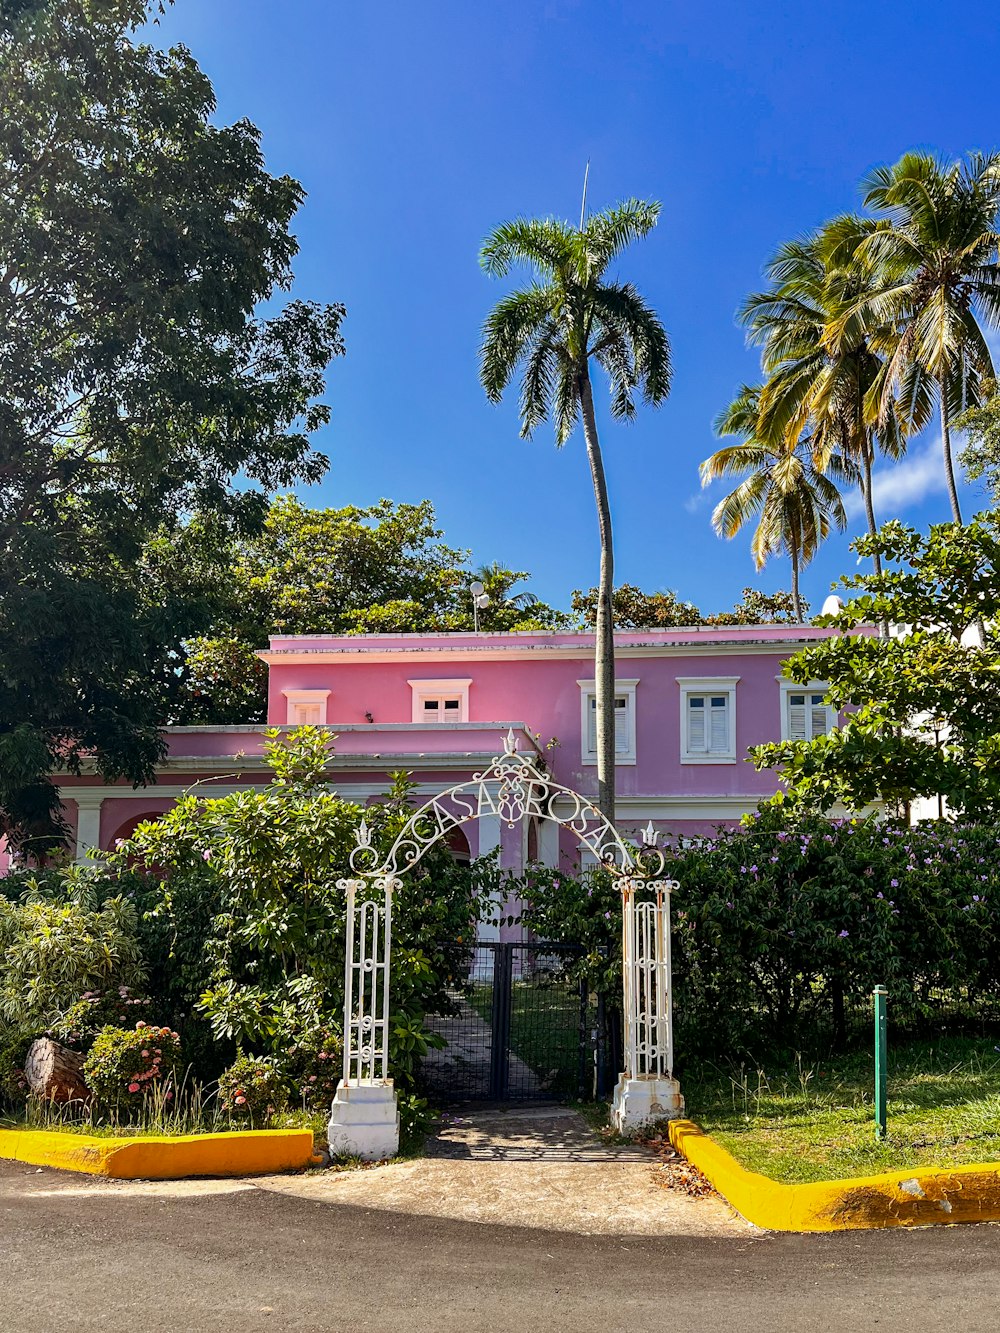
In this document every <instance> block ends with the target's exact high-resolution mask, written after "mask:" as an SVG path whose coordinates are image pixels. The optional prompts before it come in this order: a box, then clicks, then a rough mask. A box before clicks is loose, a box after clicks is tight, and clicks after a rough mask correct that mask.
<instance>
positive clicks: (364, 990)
mask: <svg viewBox="0 0 1000 1333" xmlns="http://www.w3.org/2000/svg"><path fill="white" fill-rule="evenodd" d="M369 884H370V886H371V888H372V889H373V890H374V892H375V896H374V897H371V898H364V899H359V894H360V893H361V892H362V891H363V890H364V889H365V887H366V881H365V880H363V879H342V880H338V882H337V887H338V888H339V889H344V890H346V893H347V939H346V946H347V947H346V957H345V960H344V1070H343V1076H342V1078H341V1081H340V1085H339V1087H338V1088H337V1091H336V1093H335V1095H334V1098H333V1105H332V1107H331V1108H330V1123H329V1126H328V1127H327V1138H328V1140H329V1143H330V1154H331V1156H333V1157H360V1158H362V1159H363V1160H365V1161H369V1162H377V1161H380V1160H381V1159H382V1158H383V1157H395V1156H396V1154H397V1153H398V1152H399V1109H398V1106H397V1103H396V1090H395V1087H394V1085H393V1081H392V1079H391V1078H389V965H390V961H391V955H392V895H393V892H394V891H395V890H396V889H398V888H400V881H399V880H398V879H396V878H394V877H393V876H391V875H385V876H382V877H380V878H378V879H376V880H374V881H369Z"/></svg>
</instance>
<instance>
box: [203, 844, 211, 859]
mask: <svg viewBox="0 0 1000 1333" xmlns="http://www.w3.org/2000/svg"><path fill="white" fill-rule="evenodd" d="M201 859H202V860H203V861H211V859H212V853H211V852H210V851H209V850H208V848H207V847H206V848H205V850H204V851H203V852H202V854H201Z"/></svg>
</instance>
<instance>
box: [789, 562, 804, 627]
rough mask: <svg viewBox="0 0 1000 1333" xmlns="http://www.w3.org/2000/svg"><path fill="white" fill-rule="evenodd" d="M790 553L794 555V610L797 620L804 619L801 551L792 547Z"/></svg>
mask: <svg viewBox="0 0 1000 1333" xmlns="http://www.w3.org/2000/svg"><path fill="white" fill-rule="evenodd" d="M790 555H791V557H792V610H793V611H794V612H795V619H796V621H797V622H801V620H802V599H801V598H800V597H799V553H798V550H797V548H796V547H794V546H793V547H792V549H791V552H790Z"/></svg>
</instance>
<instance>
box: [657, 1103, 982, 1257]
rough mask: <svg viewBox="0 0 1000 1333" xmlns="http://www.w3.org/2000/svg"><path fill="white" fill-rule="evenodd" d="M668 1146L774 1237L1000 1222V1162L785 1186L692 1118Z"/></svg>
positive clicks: (673, 1127)
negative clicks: (788, 1233)
mask: <svg viewBox="0 0 1000 1333" xmlns="http://www.w3.org/2000/svg"><path fill="white" fill-rule="evenodd" d="M670 1142H671V1143H672V1144H673V1146H674V1147H675V1148H676V1149H677V1151H678V1152H679V1153H683V1154H684V1156H685V1157H686V1158H687V1159H688V1161H689V1162H690V1163H691V1164H692V1166H696V1167H697V1168H698V1170H699V1171H700V1172H701V1173H702V1174H703V1175H704V1176H707V1178H708V1179H709V1180H710V1181H711V1182H712V1184H713V1185H714V1186H715V1188H716V1189H717V1190H718V1191H719V1193H720V1194H721V1195H722V1196H723V1197H724V1198H725V1199H727V1200H728V1201H729V1203H731V1204H732V1206H733V1207H734V1208H735V1209H736V1211H737V1212H738V1213H740V1214H741V1215H742V1216H743V1217H745V1218H746V1220H747V1221H748V1222H753V1223H754V1225H755V1226H758V1227H764V1228H765V1229H766V1230H768V1231H862V1230H866V1229H869V1228H873V1227H914V1226H930V1225H933V1224H935V1223H939V1224H940V1223H946V1224H951V1223H954V1222H996V1221H1000V1162H984V1163H982V1164H979V1163H974V1164H972V1165H970V1166H952V1167H932V1168H928V1169H917V1170H914V1171H889V1172H887V1173H886V1174H885V1175H879V1176H858V1177H855V1178H853V1179H849V1180H817V1181H812V1182H810V1183H808V1184H803V1185H784V1184H782V1183H781V1182H780V1181H777V1180H771V1179H770V1177H768V1176H762V1175H759V1174H758V1173H757V1172H756V1171H748V1170H747V1169H746V1167H745V1166H741V1165H740V1164H739V1162H738V1161H737V1160H736V1158H735V1157H733V1156H732V1154H731V1153H728V1152H726V1150H725V1148H723V1147H721V1146H720V1145H719V1144H718V1143H716V1142H715V1141H714V1140H713V1139H711V1138H709V1136H708V1135H707V1134H705V1133H704V1131H702V1130H701V1129H699V1128H698V1126H697V1125H695V1124H693V1123H692V1122H691V1121H690V1120H672V1121H671V1122H670Z"/></svg>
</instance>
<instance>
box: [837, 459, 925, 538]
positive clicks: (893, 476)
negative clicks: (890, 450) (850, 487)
mask: <svg viewBox="0 0 1000 1333" xmlns="http://www.w3.org/2000/svg"><path fill="white" fill-rule="evenodd" d="M944 489H945V482H944V460H943V458H942V456H941V441H940V439H937V440H931V441H929V442H928V443H927V444H925V445H924V446H923V448H922V449H911V450H910V452H909V453H908V454H907V455H906V457H905V458H903V459H902V460H901V461H900V462H898V463H896V464H894V465H893V466H892V467H883V468H876V470H875V473H874V475H873V477H872V501H873V503H874V505H875V517H876V519H877V520H878V521H879V522H880V523H882V522H885V521H886V520H887V519H890V518H895V517H896V515H897V514H898V513H899V511H900V510H902V509H909V508H911V507H912V506H913V505H918V504H920V503H921V501H923V500H925V499H926V498H927V496H928V495H932V494H934V493H935V492H937V491H943V490H944ZM844 508H845V509H846V510H847V516H848V518H858V517H860V516H861V515H862V514H864V512H865V505H864V501H863V500H862V498H861V492H860V491H859V490H857V491H851V493H850V494H849V495H847V496H845V497H844Z"/></svg>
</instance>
